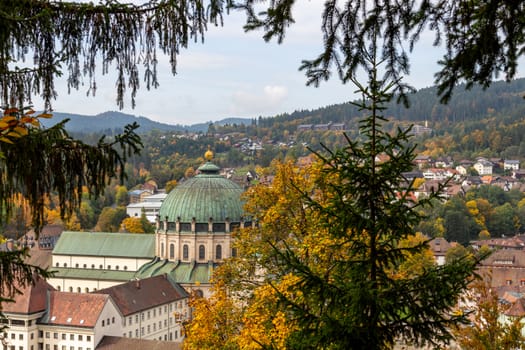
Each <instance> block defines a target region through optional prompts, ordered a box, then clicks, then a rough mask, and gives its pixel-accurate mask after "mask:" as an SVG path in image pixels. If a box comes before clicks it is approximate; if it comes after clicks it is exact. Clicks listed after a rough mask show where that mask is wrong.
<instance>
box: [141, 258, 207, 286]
mask: <svg viewBox="0 0 525 350" xmlns="http://www.w3.org/2000/svg"><path fill="white" fill-rule="evenodd" d="M216 266H217V265H216V264H214V263H211V262H209V263H197V262H195V261H193V262H190V263H186V262H173V261H168V260H164V259H160V258H158V257H156V258H154V259H153V260H152V261H150V262H148V263H146V264H144V265H142V267H141V268H140V269H139V270H138V271H137V272H136V274H135V277H136V278H146V277H150V276H157V275H160V274H168V275H169V276H170V277H171V278H173V280H175V281H176V282H177V283H196V282H199V283H209V282H210V279H211V276H212V274H213V269H214V268H215V267H216Z"/></svg>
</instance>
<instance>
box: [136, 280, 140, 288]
mask: <svg viewBox="0 0 525 350" xmlns="http://www.w3.org/2000/svg"><path fill="white" fill-rule="evenodd" d="M135 287H137V289H140V280H139V279H138V278H137V279H136V280H135Z"/></svg>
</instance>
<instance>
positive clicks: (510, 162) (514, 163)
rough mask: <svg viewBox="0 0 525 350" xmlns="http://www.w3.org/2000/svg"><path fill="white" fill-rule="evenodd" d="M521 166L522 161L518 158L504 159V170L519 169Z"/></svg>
mask: <svg viewBox="0 0 525 350" xmlns="http://www.w3.org/2000/svg"><path fill="white" fill-rule="evenodd" d="M519 168H520V161H519V160H516V159H505V160H504V161H503V170H518V169H519Z"/></svg>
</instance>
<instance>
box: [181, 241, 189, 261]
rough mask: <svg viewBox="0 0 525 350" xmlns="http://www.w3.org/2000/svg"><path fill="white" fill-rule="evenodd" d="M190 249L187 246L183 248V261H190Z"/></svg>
mask: <svg viewBox="0 0 525 350" xmlns="http://www.w3.org/2000/svg"><path fill="white" fill-rule="evenodd" d="M189 255H190V254H189V248H188V245H187V244H185V245H184V246H183V247H182V259H184V260H188V259H189Z"/></svg>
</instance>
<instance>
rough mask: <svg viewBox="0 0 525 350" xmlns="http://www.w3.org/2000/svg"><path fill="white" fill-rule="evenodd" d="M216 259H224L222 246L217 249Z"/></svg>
mask: <svg viewBox="0 0 525 350" xmlns="http://www.w3.org/2000/svg"><path fill="white" fill-rule="evenodd" d="M215 259H222V246H221V245H220V244H217V246H216V247H215Z"/></svg>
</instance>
